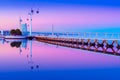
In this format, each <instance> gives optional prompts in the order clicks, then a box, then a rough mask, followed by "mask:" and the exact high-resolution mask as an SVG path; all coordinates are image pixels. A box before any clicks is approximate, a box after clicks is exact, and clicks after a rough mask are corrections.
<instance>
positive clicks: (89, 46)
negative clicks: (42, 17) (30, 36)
mask: <svg viewBox="0 0 120 80" xmlns="http://www.w3.org/2000/svg"><path fill="white" fill-rule="evenodd" d="M35 38H36V40H37V41H40V42H45V43H49V44H53V45H58V46H64V47H69V48H76V49H82V50H88V51H94V52H99V53H104V54H111V55H116V56H120V51H119V50H120V43H119V41H120V39H119V38H110V39H109V38H108V39H107V38H106V39H105V38H85V37H82V38H69V37H48V36H36V37H35Z"/></svg>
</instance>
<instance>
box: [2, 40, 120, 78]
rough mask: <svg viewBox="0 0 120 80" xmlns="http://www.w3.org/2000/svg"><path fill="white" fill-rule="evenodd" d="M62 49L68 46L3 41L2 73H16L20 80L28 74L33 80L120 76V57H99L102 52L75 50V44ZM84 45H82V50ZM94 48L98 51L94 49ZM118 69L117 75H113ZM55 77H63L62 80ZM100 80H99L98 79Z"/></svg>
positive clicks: (25, 41) (102, 55)
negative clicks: (38, 79)
mask: <svg viewBox="0 0 120 80" xmlns="http://www.w3.org/2000/svg"><path fill="white" fill-rule="evenodd" d="M49 43H52V42H49ZM52 44H53V43H52ZM66 45H68V44H66ZM62 46H64V45H62V44H61V45H59V43H56V45H51V44H48V43H43V42H39V41H35V40H33V41H29V40H8V39H5V40H4V39H3V40H0V49H1V50H0V65H1V66H0V73H1V72H13V73H14V72H15V75H16V76H18V77H19V75H17V74H16V72H17V73H19V74H21V76H20V77H23V76H24V77H26V75H24V74H29V75H27V76H29V77H31V79H32V80H34V78H32V76H36V75H37V78H38V77H39V78H40V79H41V77H42V80H44V78H46V79H47V80H49V78H50V79H52V80H53V79H56V80H62V77H64V78H65V79H66V80H68V79H69V80H70V79H72V80H78V79H79V80H80V79H84V78H87V77H86V76H89V77H91V76H92V77H94V76H93V75H96V76H97V78H99V75H101V76H104V75H106V76H107V79H110V78H109V77H110V74H112V75H113V76H116V75H119V74H115V73H116V72H120V57H119V55H118V56H116V55H115V56H114V55H109V54H97V53H98V52H95V51H94V50H93V51H87V49H85V50H84V49H83V50H82V49H75V45H74V46H72V47H62ZM68 46H70V45H68ZM81 46H82V45H79V47H81ZM84 48H88V46H84ZM100 48H101V47H100ZM90 49H94V46H92V47H90ZM101 50H102V49H101ZM116 69H117V71H116V72H110V71H113V70H116ZM94 70H96V71H94ZM107 70H108V71H107ZM105 72H106V73H105ZM96 73H97V74H98V75H97V74H96ZM9 74H11V73H8V76H9ZM79 75H82V76H79ZM46 76H47V77H46ZM55 76H57V77H60V76H62V77H60V78H59V79H58V78H57V77H55ZM106 76H105V77H106ZM97 78H96V80H98V79H97ZM101 78H102V77H101ZM23 80H24V79H23ZM36 80H37V79H36Z"/></svg>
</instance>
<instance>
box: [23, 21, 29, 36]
mask: <svg viewBox="0 0 120 80" xmlns="http://www.w3.org/2000/svg"><path fill="white" fill-rule="evenodd" d="M21 31H22V34H23V35H27V34H28V33H27V24H26V23H25V24H21Z"/></svg>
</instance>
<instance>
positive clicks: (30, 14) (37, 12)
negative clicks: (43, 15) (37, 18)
mask: <svg viewBox="0 0 120 80" xmlns="http://www.w3.org/2000/svg"><path fill="white" fill-rule="evenodd" d="M33 14H34V10H33V9H31V11H30V12H29V13H28V15H29V21H30V36H32V15H33ZM36 14H39V10H37V11H36Z"/></svg>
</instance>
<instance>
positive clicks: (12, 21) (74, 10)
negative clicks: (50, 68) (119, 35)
mask: <svg viewBox="0 0 120 80" xmlns="http://www.w3.org/2000/svg"><path fill="white" fill-rule="evenodd" d="M31 8H32V9H33V10H35V11H36V10H39V11H40V13H39V14H34V15H33V31H40V32H48V31H49V32H50V31H51V28H52V24H53V26H54V31H55V32H93V31H94V32H103V31H104V32H120V17H119V15H120V1H119V0H0V29H3V30H10V29H14V28H19V18H20V17H21V18H22V20H23V23H27V24H28V25H29V21H27V19H28V18H29V16H28V13H29V12H30V9H31ZM28 30H29V26H28Z"/></svg>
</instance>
